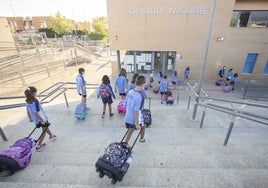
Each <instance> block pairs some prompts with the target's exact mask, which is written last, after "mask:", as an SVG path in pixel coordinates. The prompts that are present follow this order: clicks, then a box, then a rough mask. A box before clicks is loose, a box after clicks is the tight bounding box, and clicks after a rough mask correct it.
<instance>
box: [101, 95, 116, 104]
mask: <svg viewBox="0 0 268 188" xmlns="http://www.w3.org/2000/svg"><path fill="white" fill-rule="evenodd" d="M102 103H103V104H107V103H108V104H112V103H113V99H112V97H111V96H110V97H105V98H102Z"/></svg>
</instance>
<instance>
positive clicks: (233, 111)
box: [187, 84, 268, 145]
mask: <svg viewBox="0 0 268 188" xmlns="http://www.w3.org/2000/svg"><path fill="white" fill-rule="evenodd" d="M188 86H189V88H190V91H192V93H193V94H194V97H196V98H199V99H201V102H202V103H197V104H195V105H199V106H202V107H204V110H203V115H202V118H201V122H200V128H202V125H203V121H204V118H205V114H206V108H210V109H213V110H217V111H220V112H224V113H226V114H230V115H232V117H233V118H232V120H231V122H230V125H229V128H228V131H227V134H226V136H225V140H224V145H227V143H228V140H229V137H230V135H231V132H232V129H233V126H234V123H235V120H237V119H238V118H244V119H247V120H251V121H254V122H258V123H261V124H264V125H268V116H262V115H259V114H255V113H252V112H247V111H244V110H241V109H238V108H234V106H233V104H241V105H242V107H245V106H251V107H259V108H264V109H268V104H264V103H261V104H260V103H256V102H255V103H252V102H245V101H239V100H226V99H220V98H214V97H208V96H199V95H198V94H197V93H196V92H195V90H194V87H195V86H196V84H195V85H194V87H192V86H191V85H190V84H188ZM191 96H192V95H191V94H189V100H188V107H187V109H189V105H190V100H191ZM212 101H221V102H227V103H230V104H231V107H226V106H221V105H218V104H213V103H212Z"/></svg>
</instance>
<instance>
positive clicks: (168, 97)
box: [165, 90, 174, 105]
mask: <svg viewBox="0 0 268 188" xmlns="http://www.w3.org/2000/svg"><path fill="white" fill-rule="evenodd" d="M165 101H166V104H167V105H169V104H170V105H172V104H173V103H174V98H173V96H172V92H171V91H170V90H168V91H167V92H166V94H165Z"/></svg>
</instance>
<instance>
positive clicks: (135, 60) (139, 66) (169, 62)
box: [118, 51, 176, 75]
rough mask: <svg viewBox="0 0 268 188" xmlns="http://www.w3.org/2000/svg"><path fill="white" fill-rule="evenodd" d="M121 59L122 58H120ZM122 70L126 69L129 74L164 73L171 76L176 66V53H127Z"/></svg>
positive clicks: (121, 64)
mask: <svg viewBox="0 0 268 188" xmlns="http://www.w3.org/2000/svg"><path fill="white" fill-rule="evenodd" d="M119 59H120V58H119ZM118 64H120V66H121V67H120V68H125V69H126V70H127V72H128V73H141V74H150V73H151V71H152V70H153V71H154V72H155V73H158V72H160V71H161V72H162V73H163V74H164V75H171V74H172V72H173V71H174V70H175V66H176V52H175V51H127V52H126V54H125V56H124V57H123V61H122V63H120V60H119V63H118Z"/></svg>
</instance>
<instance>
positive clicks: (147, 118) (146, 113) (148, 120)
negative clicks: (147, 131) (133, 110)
mask: <svg viewBox="0 0 268 188" xmlns="http://www.w3.org/2000/svg"><path fill="white" fill-rule="evenodd" d="M141 112H142V115H143V119H144V123H145V124H146V126H147V127H149V126H150V125H151V124H152V114H151V98H150V97H149V108H148V109H142V111H141Z"/></svg>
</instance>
